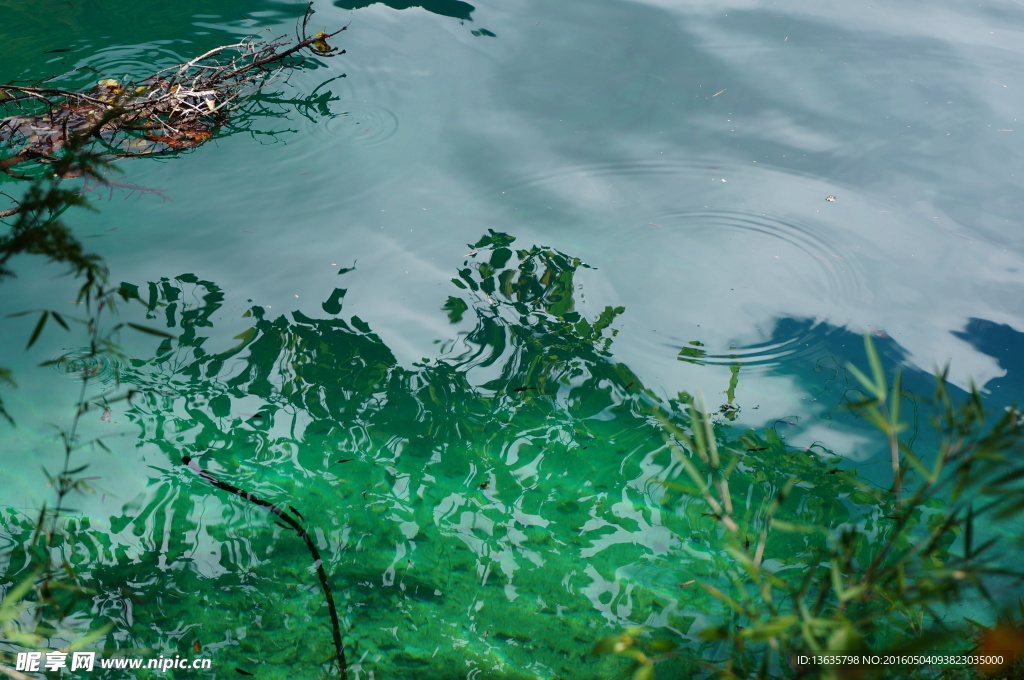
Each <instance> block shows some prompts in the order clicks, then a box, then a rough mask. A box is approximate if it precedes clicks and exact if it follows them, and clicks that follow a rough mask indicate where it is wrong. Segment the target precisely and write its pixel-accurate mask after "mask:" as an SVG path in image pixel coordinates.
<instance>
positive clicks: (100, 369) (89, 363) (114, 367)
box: [50, 347, 121, 385]
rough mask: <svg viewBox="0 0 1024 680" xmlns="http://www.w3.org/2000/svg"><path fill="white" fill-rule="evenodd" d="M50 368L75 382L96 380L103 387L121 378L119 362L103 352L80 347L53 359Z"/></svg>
mask: <svg viewBox="0 0 1024 680" xmlns="http://www.w3.org/2000/svg"><path fill="white" fill-rule="evenodd" d="M50 366H52V367H53V369H54V370H55V371H57V372H58V373H60V374H61V375H66V376H68V377H69V378H73V379H75V380H86V381H92V380H97V381H99V382H100V383H102V384H104V385H110V384H113V383H116V382H117V381H118V380H119V379H120V376H121V362H120V361H118V360H117V358H116V357H114V356H112V355H111V354H109V353H105V352H93V351H92V350H90V349H89V348H88V347H81V348H79V349H73V350H70V351H67V352H65V353H64V354H61V355H59V356H56V357H54V358H53V359H51V361H50Z"/></svg>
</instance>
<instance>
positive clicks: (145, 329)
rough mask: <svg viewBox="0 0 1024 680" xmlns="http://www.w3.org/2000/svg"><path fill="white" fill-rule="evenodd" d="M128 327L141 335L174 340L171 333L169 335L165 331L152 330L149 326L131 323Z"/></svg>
mask: <svg viewBox="0 0 1024 680" xmlns="http://www.w3.org/2000/svg"><path fill="white" fill-rule="evenodd" d="M127 325H128V326H129V327H130V328H134V329H135V330H137V331H138V332H140V333H146V334H147V335H155V336H157V337H158V338H171V339H172V340H173V339H174V336H173V335H171V334H170V333H167V332H165V331H162V330H160V329H158V328H150V327H149V326H142V325H140V324H137V323H131V322H128V324H127Z"/></svg>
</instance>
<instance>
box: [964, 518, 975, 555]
mask: <svg viewBox="0 0 1024 680" xmlns="http://www.w3.org/2000/svg"><path fill="white" fill-rule="evenodd" d="M972 552H974V506H971V505H969V506H967V519H966V520H965V521H964V557H966V558H967V559H971V553H972Z"/></svg>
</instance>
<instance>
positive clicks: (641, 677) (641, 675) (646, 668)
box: [633, 663, 654, 680]
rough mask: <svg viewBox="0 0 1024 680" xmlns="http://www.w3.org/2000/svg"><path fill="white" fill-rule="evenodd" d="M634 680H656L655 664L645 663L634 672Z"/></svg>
mask: <svg viewBox="0 0 1024 680" xmlns="http://www.w3.org/2000/svg"><path fill="white" fill-rule="evenodd" d="M633 680H654V664H653V663H645V664H644V665H643V666H640V668H637V669H636V671H634V672H633Z"/></svg>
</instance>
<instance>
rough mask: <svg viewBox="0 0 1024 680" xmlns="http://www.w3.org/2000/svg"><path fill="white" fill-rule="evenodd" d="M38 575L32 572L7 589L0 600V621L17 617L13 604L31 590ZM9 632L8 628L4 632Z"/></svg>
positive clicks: (8, 633)
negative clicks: (0, 600)
mask: <svg viewBox="0 0 1024 680" xmlns="http://www.w3.org/2000/svg"><path fill="white" fill-rule="evenodd" d="M38 576H39V575H38V574H33V575H32V576H29V577H28V578H27V579H25V580H24V581H22V582H21V583H19V584H18V585H16V586H14V587H13V588H11V589H10V590H9V591H7V597H5V598H4V600H3V602H0V623H4V622H6V621H11V620H13V619H15V618H17V616H18V614H19V613H20V612H19V611H18V608H17V607H16V606H15V605H17V604H18V603H19V602H21V600H22V599H23V598H24V597H25V595H27V594H28V592H29V591H30V590H32V587H33V586H34V585H35V582H36V578H38ZM11 632H12V631H10V630H5V631H4V634H5V635H8V636H10V633H11Z"/></svg>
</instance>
